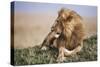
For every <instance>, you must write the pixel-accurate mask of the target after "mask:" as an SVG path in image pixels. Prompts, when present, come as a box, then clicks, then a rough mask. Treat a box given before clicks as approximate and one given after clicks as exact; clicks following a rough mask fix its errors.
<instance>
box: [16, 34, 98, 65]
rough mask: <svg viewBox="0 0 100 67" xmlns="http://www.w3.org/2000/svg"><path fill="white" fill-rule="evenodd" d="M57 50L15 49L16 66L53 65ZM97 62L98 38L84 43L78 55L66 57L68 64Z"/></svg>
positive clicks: (37, 48) (92, 38)
mask: <svg viewBox="0 0 100 67" xmlns="http://www.w3.org/2000/svg"><path fill="white" fill-rule="evenodd" d="M57 53H58V50H57V49H53V48H52V49H50V50H47V51H43V50H42V51H41V50H40V48H39V47H38V46H36V47H31V48H25V49H14V65H29V64H52V63H57V62H56V59H57ZM96 60H97V36H92V37H91V38H89V39H87V40H85V41H84V46H83V49H82V50H81V51H80V52H79V53H77V54H76V55H72V56H70V57H66V60H65V61H64V63H67V62H84V61H96Z"/></svg>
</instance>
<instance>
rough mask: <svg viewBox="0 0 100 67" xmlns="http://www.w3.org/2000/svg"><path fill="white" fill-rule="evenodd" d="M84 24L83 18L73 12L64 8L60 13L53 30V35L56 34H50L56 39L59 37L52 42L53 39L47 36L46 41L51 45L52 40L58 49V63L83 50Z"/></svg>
mask: <svg viewBox="0 0 100 67" xmlns="http://www.w3.org/2000/svg"><path fill="white" fill-rule="evenodd" d="M83 23H84V22H83V19H82V17H81V16H80V15H79V14H77V13H76V12H75V11H73V10H70V9H65V8H62V9H61V10H60V11H59V12H58V17H57V19H56V22H55V23H54V24H53V26H52V28H51V30H52V31H51V33H54V34H53V35H51V34H49V36H52V37H54V35H56V34H59V37H57V38H55V39H54V40H52V39H51V38H48V37H49V36H47V37H46V39H45V40H48V42H49V43H51V42H50V39H51V40H52V42H53V45H54V46H55V47H56V48H58V50H59V54H58V58H57V61H58V62H62V61H64V59H65V57H64V56H70V55H72V54H76V53H77V52H79V51H80V50H81V49H82V47H83V40H84V37H85V29H84V24H83ZM45 43H46V42H45ZM49 45H51V44H49Z"/></svg>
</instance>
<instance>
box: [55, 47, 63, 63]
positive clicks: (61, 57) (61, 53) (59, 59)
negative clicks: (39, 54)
mask: <svg viewBox="0 0 100 67" xmlns="http://www.w3.org/2000/svg"><path fill="white" fill-rule="evenodd" d="M63 49H64V48H63V47H60V48H59V54H58V58H57V62H63V61H64V60H65V57H64V50H63Z"/></svg>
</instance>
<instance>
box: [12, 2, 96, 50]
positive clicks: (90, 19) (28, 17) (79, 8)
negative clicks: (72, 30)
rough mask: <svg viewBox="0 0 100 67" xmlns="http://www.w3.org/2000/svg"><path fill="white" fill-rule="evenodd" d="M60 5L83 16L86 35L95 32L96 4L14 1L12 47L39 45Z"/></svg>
mask: <svg viewBox="0 0 100 67" xmlns="http://www.w3.org/2000/svg"><path fill="white" fill-rule="evenodd" d="M62 7H64V8H69V9H72V10H74V11H76V12H77V13H78V14H79V15H80V16H82V17H83V19H84V24H85V26H86V34H87V37H90V36H92V35H96V34H97V7H96V6H84V5H69V4H54V3H36V2H14V10H15V11H14V48H28V47H33V46H35V45H40V44H41V43H42V41H43V40H44V38H45V37H46V35H47V34H48V33H49V31H50V28H51V26H52V24H53V23H54V22H55V19H56V18H57V14H58V11H59V10H60V9H61V8H62ZM12 23H13V22H12Z"/></svg>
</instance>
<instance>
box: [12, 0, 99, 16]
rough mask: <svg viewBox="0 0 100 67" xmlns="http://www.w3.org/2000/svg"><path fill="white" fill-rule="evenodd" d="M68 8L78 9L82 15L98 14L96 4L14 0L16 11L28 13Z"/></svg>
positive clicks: (50, 11)
mask: <svg viewBox="0 0 100 67" xmlns="http://www.w3.org/2000/svg"><path fill="white" fill-rule="evenodd" d="M62 7H64V8H68V9H72V10H74V11H76V12H77V13H78V14H80V15H82V16H97V7H96V6H87V5H71V4H54V3H37V2H22V1H21V2H19V1H15V2H14V9H15V11H16V12H24V13H25V12H26V13H53V14H57V12H58V11H59V10H60V9H61V8H62Z"/></svg>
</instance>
